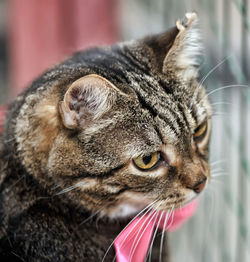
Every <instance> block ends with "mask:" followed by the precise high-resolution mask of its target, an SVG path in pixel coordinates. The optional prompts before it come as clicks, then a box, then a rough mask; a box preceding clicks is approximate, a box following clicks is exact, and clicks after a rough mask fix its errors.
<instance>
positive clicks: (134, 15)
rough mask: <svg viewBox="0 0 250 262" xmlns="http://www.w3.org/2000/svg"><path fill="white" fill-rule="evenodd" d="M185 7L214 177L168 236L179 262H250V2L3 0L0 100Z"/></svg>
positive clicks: (168, 21)
mask: <svg viewBox="0 0 250 262" xmlns="http://www.w3.org/2000/svg"><path fill="white" fill-rule="evenodd" d="M186 11H196V12H198V14H199V18H200V29H201V34H202V37H203V42H204V47H205V48H204V54H203V55H204V56H203V58H202V62H201V67H200V69H201V76H200V78H201V80H202V81H204V85H205V86H206V87H207V89H208V92H211V93H210V95H209V97H210V98H211V101H212V104H213V107H214V116H213V134H212V143H211V168H212V174H213V177H214V178H213V179H212V181H211V183H210V185H209V187H208V189H207V190H206V192H205V193H204V194H203V195H202V196H201V200H200V203H199V208H198V211H197V213H196V215H195V216H194V217H193V218H192V219H191V220H190V221H189V222H188V223H187V224H186V225H184V226H183V227H182V228H181V229H180V230H179V231H177V232H173V233H169V238H170V241H169V242H170V245H171V256H172V261H173V262H179V261H188V262H201V261H202V262H208V261H209V262H211V261H213V262H217V261H218V262H221V261H225V262H231V261H232V262H233V261H237V262H249V261H250V232H249V231H250V208H249V204H250V139H249V135H250V71H249V69H250V67H249V64H250V54H249V50H250V1H249V0H151V1H150V0H43V1H34V0H22V1H20V0H8V1H6V0H0V104H2V105H4V104H7V103H8V102H9V101H11V99H13V98H14V97H15V95H16V94H17V93H19V92H20V91H21V90H23V89H24V88H25V87H26V86H27V85H28V84H29V83H30V82H31V81H32V80H33V79H34V78H35V77H36V76H38V75H39V74H40V73H41V72H43V71H44V70H45V69H46V68H48V67H50V66H52V65H54V64H55V63H58V62H60V61H61V60H63V59H64V58H66V57H67V56H69V55H70V54H71V53H72V52H74V51H75V50H79V49H85V48H87V47H90V46H94V45H107V44H112V43H114V42H115V41H121V40H129V39H132V38H136V37H141V36H144V35H147V34H150V33H157V32H161V31H164V30H166V29H167V28H169V27H172V26H173V25H174V24H175V21H176V19H177V18H183V17H184V14H185V12H186ZM216 89H217V90H216ZM0 108H2V107H0ZM1 112H2V113H4V109H3V108H2V109H1Z"/></svg>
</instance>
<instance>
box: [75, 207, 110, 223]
mask: <svg viewBox="0 0 250 262" xmlns="http://www.w3.org/2000/svg"><path fill="white" fill-rule="evenodd" d="M105 207H107V205H105V206H103V207H102V208H100V209H99V210H97V211H96V212H95V213H93V214H91V215H90V216H89V217H87V218H86V219H85V220H83V221H82V222H81V223H80V224H79V225H80V226H81V225H83V224H84V223H86V222H88V221H89V220H90V219H91V218H93V217H94V216H96V215H97V214H98V213H100V212H101V211H102V210H103V209H104V208H105Z"/></svg>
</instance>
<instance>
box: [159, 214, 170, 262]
mask: <svg viewBox="0 0 250 262" xmlns="http://www.w3.org/2000/svg"><path fill="white" fill-rule="evenodd" d="M169 213H170V211H168V212H167V214H166V216H165V219H164V224H163V228H162V234H161V242H160V255H159V262H161V261H162V248H163V239H164V234H165V228H166V225H167V222H168V218H169Z"/></svg>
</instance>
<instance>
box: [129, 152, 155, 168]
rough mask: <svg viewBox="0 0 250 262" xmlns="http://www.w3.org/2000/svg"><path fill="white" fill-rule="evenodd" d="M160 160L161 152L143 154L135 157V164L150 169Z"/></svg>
mask: <svg viewBox="0 0 250 262" xmlns="http://www.w3.org/2000/svg"><path fill="white" fill-rule="evenodd" d="M159 160H160V153H159V152H154V153H152V154H149V155H144V156H143V155H142V156H139V157H137V158H135V159H133V162H134V164H135V165H136V167H138V168H139V169H141V170H148V169H150V168H152V167H154V166H155V165H156V164H157V163H158V161H159Z"/></svg>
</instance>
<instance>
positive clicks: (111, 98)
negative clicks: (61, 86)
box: [59, 74, 117, 129]
mask: <svg viewBox="0 0 250 262" xmlns="http://www.w3.org/2000/svg"><path fill="white" fill-rule="evenodd" d="M116 89H117V88H116V87H115V86H114V85H113V84H112V83H111V82H109V81H108V80H107V79H105V78H103V77H101V76H98V75H95V74H91V75H87V76H84V77H82V78H80V79H78V80H77V81H75V82H74V83H73V84H72V85H71V86H70V87H69V89H68V90H67V92H66V93H65V95H64V99H63V101H62V102H61V103H60V105H59V111H60V114H61V118H62V122H63V124H64V126H65V127H66V128H69V129H75V128H79V127H87V126H88V125H89V124H90V123H91V122H94V121H96V120H98V119H99V118H101V117H102V116H103V115H104V114H105V113H107V112H108V111H109V110H110V108H111V106H112V105H113V104H114V102H115V100H116V93H117V91H116Z"/></svg>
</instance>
